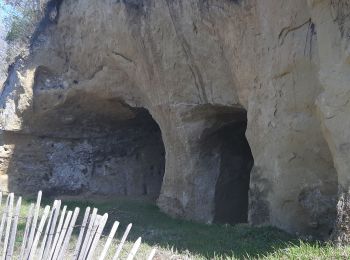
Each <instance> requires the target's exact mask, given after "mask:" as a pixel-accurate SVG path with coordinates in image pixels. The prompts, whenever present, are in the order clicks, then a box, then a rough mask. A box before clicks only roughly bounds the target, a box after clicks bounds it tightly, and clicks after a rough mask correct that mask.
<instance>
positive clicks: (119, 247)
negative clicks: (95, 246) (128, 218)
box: [113, 223, 132, 260]
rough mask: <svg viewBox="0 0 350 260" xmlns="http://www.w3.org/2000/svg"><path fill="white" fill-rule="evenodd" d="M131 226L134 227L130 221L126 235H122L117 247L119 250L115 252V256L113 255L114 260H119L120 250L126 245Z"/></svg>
mask: <svg viewBox="0 0 350 260" xmlns="http://www.w3.org/2000/svg"><path fill="white" fill-rule="evenodd" d="M131 227H132V224H131V223H130V224H129V225H128V226H127V228H126V230H125V232H124V235H123V237H122V240H121V241H120V243H119V246H118V248H117V251H116V252H115V255H114V257H113V260H117V259H118V257H119V255H120V252H121V251H122V248H123V246H124V243H125V240H126V238H127V237H128V234H129V232H130V229H131Z"/></svg>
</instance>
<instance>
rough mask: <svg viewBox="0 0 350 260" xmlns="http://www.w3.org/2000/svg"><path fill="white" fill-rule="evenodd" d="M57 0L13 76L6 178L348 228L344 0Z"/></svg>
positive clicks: (278, 222)
mask: <svg viewBox="0 0 350 260" xmlns="http://www.w3.org/2000/svg"><path fill="white" fill-rule="evenodd" d="M59 2H60V1H59ZM59 2H57V6H56V7H53V8H57V9H58V10H59V12H57V13H58V15H57V17H54V19H51V20H50V19H48V18H47V19H46V20H45V21H46V22H45V23H42V26H41V27H40V30H38V32H37V33H36V35H35V41H34V42H33V46H32V54H31V55H30V56H29V57H27V58H25V59H23V60H19V61H18V62H17V63H16V64H15V66H14V67H13V69H12V72H11V73H10V75H9V78H8V81H7V83H6V84H5V85H4V89H3V92H2V95H1V105H2V112H1V128H2V130H3V135H2V142H3V146H2V149H3V150H2V154H3V155H2V157H3V159H2V167H1V169H2V172H3V175H2V177H1V178H2V179H3V184H4V185H6V184H7V185H8V188H9V189H17V188H18V189H21V190H23V191H24V190H34V189H36V188H39V187H43V186H44V187H47V188H48V189H50V190H53V189H54V190H57V191H63V190H65V191H70V192H79V191H82V190H84V189H85V190H89V191H94V192H97V193H105V194H110V193H125V194H129V193H130V194H146V193H147V194H153V195H156V194H157V191H158V189H159V186H160V185H162V186H161V193H160V196H159V198H158V205H159V206H160V208H161V209H162V210H163V211H165V212H167V213H169V214H171V215H174V216H181V217H186V218H190V219H195V220H199V221H204V222H212V221H219V222H229V223H237V222H244V221H246V220H247V218H248V220H249V222H250V223H251V224H256V225H265V224H270V225H274V226H277V227H280V228H283V229H284V230H287V231H289V232H298V233H303V234H312V235H316V236H318V237H321V238H327V237H328V236H329V234H330V233H331V232H332V229H333V225H334V223H335V222H336V226H335V230H334V231H333V236H334V238H335V239H336V240H339V242H344V241H345V242H346V241H349V228H350V227H349V219H350V212H349V208H350V206H349V200H350V190H349V184H350V182H349V181H350V131H349V129H350V102H349V100H350V87H349V82H350V71H349V70H350V64H349V63H350V56H349V55H350V54H349V53H350V51H349V50H350V47H349V46H350V44H349V38H350V36H349V35H350V25H349V23H350V19H349V17H350V15H349V13H350V7H349V4H348V2H347V1H346V0H343V1H342V0H332V1H331V0H314V1H312V0H309V1H307V0H294V1H287V0H284V1H281V0H266V1H259V0H241V1H233V0H186V1H185V0H101V1H93V0H74V1H73V0H64V1H63V2H62V3H61V4H60V3H59ZM52 3H55V2H52ZM52 6H54V5H51V7H52ZM48 13H49V14H50V10H49V11H48ZM147 111H148V112H147ZM148 113H149V114H150V115H151V116H152V117H150V116H149V115H148ZM157 125H158V126H159V128H160V131H159V129H158V127H157ZM245 128H246V136H247V140H246V138H245V135H244V132H245ZM160 132H161V136H162V139H161V138H160ZM162 141H163V143H164V148H165V173H164V178H163V183H162V184H161V178H162V174H163V171H162V169H163V168H162V167H163V163H164V161H163V160H164V159H163V157H162V156H163V155H164V153H163V151H162ZM253 158H254V160H253ZM248 188H249V205H248ZM337 201H338V205H337ZM224 205H227V207H224ZM336 215H338V216H336Z"/></svg>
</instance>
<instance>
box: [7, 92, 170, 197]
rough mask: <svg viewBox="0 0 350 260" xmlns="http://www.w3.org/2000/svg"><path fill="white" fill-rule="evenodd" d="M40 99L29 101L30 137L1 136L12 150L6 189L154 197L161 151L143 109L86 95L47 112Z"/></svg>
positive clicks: (159, 180)
mask: <svg viewBox="0 0 350 260" xmlns="http://www.w3.org/2000/svg"><path fill="white" fill-rule="evenodd" d="M37 91H38V90H37ZM39 91H42V92H43V93H44V92H45V89H43V90H40V88H39ZM44 94H45V93H44ZM44 94H43V95H42V96H41V95H39V94H37V95H36V99H35V100H34V107H35V112H36V113H35V115H31V117H30V124H29V125H30V132H27V133H23V134H20V133H8V134H6V135H4V139H5V142H7V143H12V144H14V146H15V151H14V152H13V156H12V159H11V162H9V167H8V170H7V172H8V175H9V186H10V188H11V190H13V191H21V192H23V193H32V192H37V190H39V189H41V190H43V192H44V193H46V194H50V195H57V194H72V195H75V194H76V195H79V194H86V195H89V194H95V195H103V196H115V195H122V196H147V197H149V198H152V199H156V198H158V196H159V193H160V189H161V186H162V182H163V176H164V169H165V149H164V144H163V140H162V134H161V130H160V128H159V126H158V124H157V123H156V121H155V120H154V119H153V117H152V116H151V114H150V113H149V111H148V110H147V109H145V108H141V107H136V108H135V107H131V106H129V105H127V104H126V103H124V102H123V101H122V100H119V99H106V98H105V97H103V98H102V97H98V96H94V95H89V94H87V93H77V95H72V96H70V97H68V98H65V100H64V102H62V103H61V104H60V105H58V106H56V107H54V108H52V109H51V107H50V104H49V103H48V102H44V101H45V100H48V99H47V98H46V96H45V95H44ZM58 98H59V97H58ZM42 100H44V101H42Z"/></svg>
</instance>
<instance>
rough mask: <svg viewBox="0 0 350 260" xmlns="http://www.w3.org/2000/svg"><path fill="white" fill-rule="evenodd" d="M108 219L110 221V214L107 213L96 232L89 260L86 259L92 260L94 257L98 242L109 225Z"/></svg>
mask: <svg viewBox="0 0 350 260" xmlns="http://www.w3.org/2000/svg"><path fill="white" fill-rule="evenodd" d="M107 219H108V214H107V213H105V214H104V215H103V216H102V219H101V221H100V223H99V227H98V229H97V231H96V235H95V237H94V239H93V241H92V243H91V248H90V252H89V254H88V256H87V258H86V259H87V260H90V259H91V258H92V256H93V254H94V252H95V249H96V247H97V244H98V241H99V240H100V238H101V235H102V231H103V229H104V227H105V225H106V223H107Z"/></svg>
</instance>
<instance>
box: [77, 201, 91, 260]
mask: <svg viewBox="0 0 350 260" xmlns="http://www.w3.org/2000/svg"><path fill="white" fill-rule="evenodd" d="M89 214H90V207H87V208H86V210H85V214H84V219H83V222H82V224H81V228H80V232H79V236H78V240H77V244H76V246H75V250H74V254H73V259H74V260H76V259H78V256H79V251H80V247H81V244H82V242H83V236H84V232H85V228H86V224H87V221H88V218H89Z"/></svg>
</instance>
